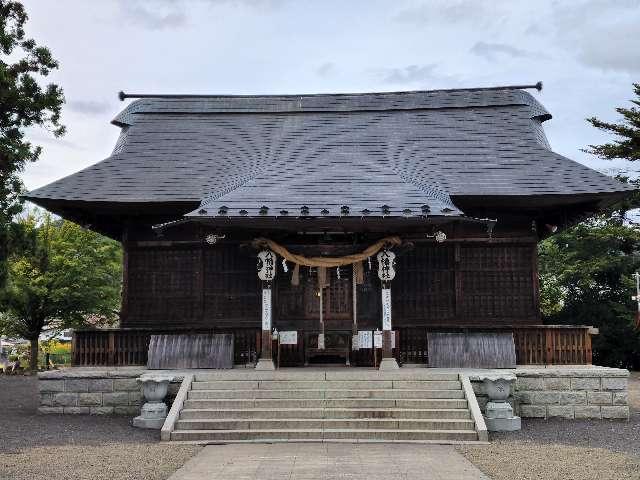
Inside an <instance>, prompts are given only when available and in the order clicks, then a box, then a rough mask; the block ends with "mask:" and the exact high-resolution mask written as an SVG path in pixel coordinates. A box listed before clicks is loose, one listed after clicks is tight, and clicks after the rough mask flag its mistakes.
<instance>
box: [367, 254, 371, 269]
mask: <svg viewBox="0 0 640 480" xmlns="http://www.w3.org/2000/svg"><path fill="white" fill-rule="evenodd" d="M367 262H368V263H369V271H371V257H369V258H367Z"/></svg>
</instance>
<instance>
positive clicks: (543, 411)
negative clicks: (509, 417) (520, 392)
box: [520, 405, 547, 418]
mask: <svg viewBox="0 0 640 480" xmlns="http://www.w3.org/2000/svg"><path fill="white" fill-rule="evenodd" d="M520 416H521V417H524V418H546V416H547V407H546V406H544V405H520Z"/></svg>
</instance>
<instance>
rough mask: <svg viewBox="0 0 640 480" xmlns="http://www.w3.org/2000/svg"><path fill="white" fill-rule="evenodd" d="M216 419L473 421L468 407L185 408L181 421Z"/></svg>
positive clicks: (181, 413) (181, 414)
mask: <svg viewBox="0 0 640 480" xmlns="http://www.w3.org/2000/svg"><path fill="white" fill-rule="evenodd" d="M212 418H227V419H232V418H432V419H455V418H460V419H469V418H471V415H470V413H469V411H468V410H467V409H464V408H433V409H416V408H378V409H375V408H273V409H264V408H227V409H214V408H202V409H189V408H187V409H184V410H182V412H180V419H185V420H195V419H212Z"/></svg>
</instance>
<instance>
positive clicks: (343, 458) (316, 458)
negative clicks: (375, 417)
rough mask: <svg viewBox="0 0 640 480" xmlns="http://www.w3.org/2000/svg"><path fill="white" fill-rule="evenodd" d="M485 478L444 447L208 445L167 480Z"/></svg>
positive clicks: (459, 479) (450, 448)
mask: <svg viewBox="0 0 640 480" xmlns="http://www.w3.org/2000/svg"><path fill="white" fill-rule="evenodd" d="M205 479H206V480H223V479H224V480H227V479H228V480H281V479H287V480H316V479H322V480H334V479H335V480H338V479H339V480H347V479H348V480H418V479H428V480H489V477H487V476H486V475H484V474H483V473H482V472H481V471H480V470H478V469H477V468H476V467H474V466H473V465H472V464H471V463H470V462H469V461H468V460H467V459H465V458H464V457H463V456H462V455H460V454H459V453H458V452H456V451H455V449H454V447H451V446H445V445H412V444H384V445H383V444H350V443H343V444H341V443H325V444H317V443H282V444H267V445H264V444H263V445H260V444H255V445H251V444H236V445H233V444H230V445H209V446H207V447H205V448H204V449H203V450H202V451H201V452H200V453H199V454H198V455H196V456H195V457H194V458H192V459H191V460H190V461H189V462H187V463H186V464H185V465H184V466H183V467H182V468H181V469H180V470H178V471H177V472H176V473H174V474H173V475H172V476H171V477H170V478H169V480H205Z"/></svg>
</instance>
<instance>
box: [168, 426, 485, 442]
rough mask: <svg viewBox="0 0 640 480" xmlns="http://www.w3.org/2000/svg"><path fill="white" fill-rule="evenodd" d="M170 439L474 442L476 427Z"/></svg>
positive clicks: (183, 434)
mask: <svg viewBox="0 0 640 480" xmlns="http://www.w3.org/2000/svg"><path fill="white" fill-rule="evenodd" d="M171 440H176V441H197V442H220V443H224V442H225V441H238V440H245V441H251V440H253V441H262V442H269V441H270V440H275V441H282V440H288V441H290V442H295V441H307V442H308V441H318V442H322V441H326V440H345V441H349V440H351V441H359V440H365V441H366V440H389V441H393V440H400V441H402V440H406V441H412V440H425V441H426V440H438V441H440V442H442V443H446V442H459V441H477V440H478V434H477V433H476V432H475V430H380V429H378V430H376V429H358V430H356V429H302V430H292V429H279V430H275V429H273V430H271V429H270V430H174V431H173V432H171Z"/></svg>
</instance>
